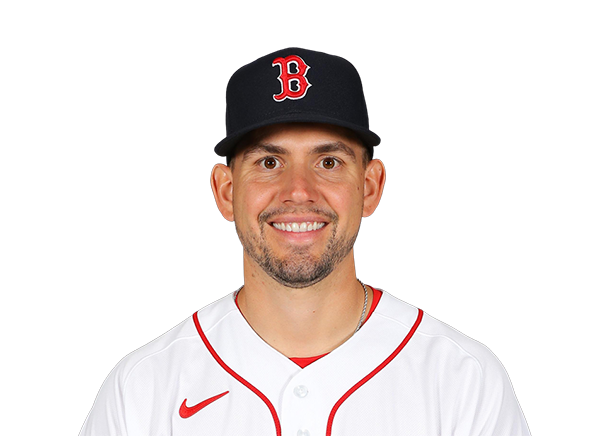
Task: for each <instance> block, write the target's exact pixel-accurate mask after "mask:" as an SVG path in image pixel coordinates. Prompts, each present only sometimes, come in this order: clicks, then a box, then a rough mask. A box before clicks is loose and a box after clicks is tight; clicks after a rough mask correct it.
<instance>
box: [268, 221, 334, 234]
mask: <svg viewBox="0 0 600 436" xmlns="http://www.w3.org/2000/svg"><path fill="white" fill-rule="evenodd" d="M324 225H325V223H319V222H317V221H315V222H312V223H308V222H304V223H300V224H298V223H273V227H275V228H276V229H279V230H283V231H285V232H294V233H304V232H312V231H313V230H319V229H320V228H322V227H323V226H324Z"/></svg>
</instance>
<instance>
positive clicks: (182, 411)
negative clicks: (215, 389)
mask: <svg viewBox="0 0 600 436" xmlns="http://www.w3.org/2000/svg"><path fill="white" fill-rule="evenodd" d="M228 393H229V391H225V392H223V393H222V394H219V395H215V396H214V397H210V398H209V399H207V400H204V401H201V402H200V403H198V404H196V405H195V406H192V407H188V406H187V404H186V402H187V398H186V399H185V400H183V403H181V407H180V408H179V416H181V417H182V418H189V417H190V416H192V415H194V414H195V413H198V412H199V411H200V410H202V409H204V408H205V407H206V406H208V405H209V404H210V403H213V402H215V401H217V400H218V399H219V398H221V397H224V396H225V395H227V394H228Z"/></svg>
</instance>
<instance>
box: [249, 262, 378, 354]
mask: <svg viewBox="0 0 600 436" xmlns="http://www.w3.org/2000/svg"><path fill="white" fill-rule="evenodd" d="M371 296H372V291H371V290H370V289H369V305H370V302H371V301H372V298H371ZM238 305H239V307H240V310H241V311H242V314H243V315H244V317H245V318H246V320H247V321H248V323H249V324H250V326H251V327H252V328H253V329H254V331H255V332H256V333H257V334H258V335H259V336H260V337H261V338H262V339H263V340H264V341H265V342H267V343H268V344H269V345H270V346H272V347H273V348H275V349H276V350H278V351H279V352H281V353H282V354H284V355H285V356H287V357H311V356H317V355H321V354H325V353H328V352H330V351H332V350H333V349H335V348H337V347H339V346H340V345H341V344H342V343H344V342H345V341H347V340H348V339H349V338H350V337H351V336H352V335H353V334H354V331H355V330H356V327H357V325H358V322H359V319H360V317H361V314H362V310H363V306H364V290H363V287H362V285H361V284H360V283H359V282H358V281H357V280H356V271H355V267H354V256H353V252H352V251H351V252H350V253H349V254H348V256H346V258H345V259H344V260H343V261H342V262H341V263H340V264H339V265H338V266H337V268H336V269H335V270H334V271H333V272H332V273H331V274H329V276H327V277H326V278H324V279H323V280H321V281H320V282H318V283H316V284H314V285H312V286H309V287H306V288H300V289H297V288H289V287H286V286H284V285H282V284H280V283H278V282H276V281H275V280H273V279H272V278H271V277H270V276H268V275H267V274H266V273H265V272H264V271H263V270H262V269H261V268H260V267H259V266H258V265H257V264H256V263H255V262H254V261H253V260H252V259H250V258H248V257H247V256H244V287H243V288H242V290H241V291H240V293H239V294H238ZM368 309H369V307H367V310H368Z"/></svg>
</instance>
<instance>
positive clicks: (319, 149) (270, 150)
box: [242, 141, 356, 162]
mask: <svg viewBox="0 0 600 436" xmlns="http://www.w3.org/2000/svg"><path fill="white" fill-rule="evenodd" d="M332 152H342V153H344V154H345V155H347V156H349V157H350V158H351V159H352V160H353V161H354V162H356V153H354V150H352V149H351V148H350V147H348V146H347V145H346V144H344V143H343V142H341V141H337V142H328V143H326V144H321V145H318V146H316V147H315V148H313V149H312V150H311V151H310V154H311V155H316V154H323V153H332ZM257 153H267V154H279V155H289V154H290V152H289V151H288V150H287V149H286V148H283V147H280V146H278V145H274V144H269V143H264V142H259V143H257V144H254V145H252V146H250V147H248V148H247V149H246V150H244V154H243V156H242V161H246V160H247V159H249V158H250V157H251V156H252V155H253V154H257Z"/></svg>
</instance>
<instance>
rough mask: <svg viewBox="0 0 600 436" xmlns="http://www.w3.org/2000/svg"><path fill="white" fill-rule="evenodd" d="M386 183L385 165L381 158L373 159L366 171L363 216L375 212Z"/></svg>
mask: <svg viewBox="0 0 600 436" xmlns="http://www.w3.org/2000/svg"><path fill="white" fill-rule="evenodd" d="M384 185H385V167H384V166H383V162H381V161H380V160H379V159H373V160H372V161H371V162H369V164H368V165H367V169H366V171H365V190H364V206H363V215H362V216H363V217H367V216H370V215H372V214H373V212H375V209H377V205H379V200H381V195H382V194H383V186H384Z"/></svg>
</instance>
